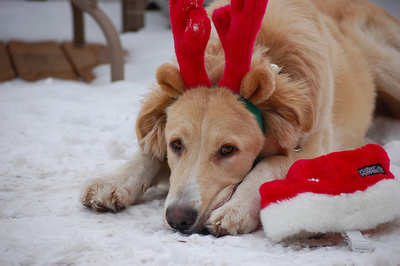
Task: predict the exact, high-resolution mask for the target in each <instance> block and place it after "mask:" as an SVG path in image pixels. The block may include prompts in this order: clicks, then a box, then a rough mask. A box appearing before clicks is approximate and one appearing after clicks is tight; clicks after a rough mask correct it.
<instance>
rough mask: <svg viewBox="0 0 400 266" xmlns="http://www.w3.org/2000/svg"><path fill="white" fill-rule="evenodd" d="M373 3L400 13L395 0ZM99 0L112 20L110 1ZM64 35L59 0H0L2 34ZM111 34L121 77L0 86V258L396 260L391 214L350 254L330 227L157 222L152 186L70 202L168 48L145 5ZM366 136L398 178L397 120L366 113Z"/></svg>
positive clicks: (112, 146) (123, 131)
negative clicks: (114, 202) (305, 233)
mask: <svg viewBox="0 0 400 266" xmlns="http://www.w3.org/2000/svg"><path fill="white" fill-rule="evenodd" d="M378 3H379V2H378ZM384 4H386V5H385V7H386V8H387V9H388V10H389V11H390V12H392V13H393V12H394V13H395V15H397V16H398V17H399V16H400V14H399V13H400V11H399V6H400V3H399V2H398V1H397V0H394V1H384ZM100 7H101V8H102V9H103V10H104V11H105V12H106V13H107V14H108V15H109V16H110V18H111V19H112V21H113V22H114V24H115V25H116V26H117V28H118V29H120V28H121V25H120V24H121V23H120V21H121V18H120V3H119V2H101V4H100ZM396 10H397V11H396ZM396 12H398V13H396ZM86 30H87V40H88V41H91V42H102V43H104V42H105V41H104V38H103V36H102V33H101V31H100V30H99V29H98V27H97V25H96V24H95V23H94V22H93V20H92V19H91V18H90V17H86ZM71 36H72V26H71V11H70V6H69V3H68V2H66V1H49V2H32V1H28V2H25V1H14V0H13V1H4V0H1V1H0V39H1V40H3V41H8V40H10V39H19V40H24V41H39V40H57V41H63V40H70V39H71ZM121 41H122V44H123V47H124V49H126V50H127V51H128V52H129V55H128V56H127V58H126V60H127V63H126V65H125V76H126V79H125V81H120V82H115V83H109V80H110V73H109V72H110V69H109V66H99V67H98V68H96V69H95V73H96V76H97V79H96V80H95V81H94V82H93V83H92V84H85V83H83V82H72V81H64V80H55V79H46V80H40V81H37V82H26V81H23V80H20V79H16V80H13V81H9V82H3V83H0V162H1V163H0V265H20V264H23V265H35V264H36V265H49V264H83V265H87V264H90V265H94V264H96V265H108V264H113V265H126V264H131V265H137V264H149V265H189V264H197V265H215V264H216V265H396V264H397V265H398V264H399V263H400V219H398V220H396V221H395V222H393V223H391V224H386V225H382V226H379V227H378V228H377V229H375V230H371V231H368V232H366V237H368V238H369V239H370V240H371V241H372V245H373V252H372V253H354V252H352V251H350V249H349V247H348V246H347V244H346V242H344V240H343V239H342V238H341V237H340V236H339V235H328V236H325V237H324V238H322V239H312V240H306V241H302V242H286V243H280V244H275V243H272V242H271V241H269V240H268V239H267V238H266V237H265V236H264V234H263V232H262V231H258V232H255V233H253V234H248V235H242V236H226V237H221V238H214V237H212V236H202V235H196V234H195V235H191V236H185V235H182V234H180V233H175V232H171V231H168V230H166V229H164V227H163V225H162V209H163V197H164V196H165V191H162V190H156V189H151V190H150V191H149V193H147V194H146V195H145V198H146V199H147V201H145V202H144V203H143V204H141V205H136V206H132V207H130V208H128V209H126V210H125V211H123V212H121V213H118V214H113V213H96V212H94V211H92V210H89V209H87V208H84V207H83V206H82V205H81V204H80V202H79V201H78V194H79V191H80V188H81V186H82V184H83V183H84V182H85V181H86V180H88V179H90V178H93V177H99V176H102V175H103V174H104V173H107V172H109V171H111V170H113V169H114V168H116V167H117V166H119V165H120V164H122V163H123V162H124V161H125V160H126V159H127V158H129V157H130V156H131V155H132V154H133V153H134V151H135V150H136V149H137V148H138V145H137V142H136V140H135V139H136V137H135V130H134V125H135V119H136V115H137V113H138V111H139V108H140V103H139V100H140V95H142V94H144V93H145V92H146V87H147V86H148V84H150V83H152V82H153V81H154V73H155V69H156V67H157V66H159V65H160V64H161V63H163V62H167V61H169V60H170V58H171V57H172V55H173V45H172V36H171V32H170V30H169V29H168V20H167V18H166V17H165V16H164V15H162V14H161V13H159V12H151V13H150V12H148V13H146V28H145V29H144V30H141V31H139V32H138V33H125V34H121ZM368 139H369V141H370V142H375V143H379V144H381V145H384V147H385V149H386V150H387V151H388V153H389V156H390V157H391V160H392V168H391V169H392V172H393V173H394V174H395V175H396V176H397V177H400V122H399V121H392V120H388V119H383V118H380V119H377V120H375V122H374V124H373V126H372V128H371V130H370V132H369V134H368ZM399 204H400V203H399Z"/></svg>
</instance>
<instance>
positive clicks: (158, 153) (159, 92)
mask: <svg viewBox="0 0 400 266" xmlns="http://www.w3.org/2000/svg"><path fill="white" fill-rule="evenodd" d="M154 86H155V88H153V90H152V91H151V92H150V93H149V94H147V95H145V96H144V100H142V104H143V105H142V108H141V110H140V112H139V115H138V118H137V120H136V135H137V139H138V141H139V145H140V147H141V148H142V150H143V152H144V153H145V154H148V155H153V156H155V157H157V158H159V159H160V160H164V158H165V156H166V151H167V150H166V149H167V145H166V141H165V125H166V123H167V113H166V109H167V108H168V107H169V106H171V105H172V104H173V102H174V101H175V100H176V98H174V97H171V96H170V95H169V94H168V93H167V92H166V91H165V90H163V89H160V87H158V86H156V85H154Z"/></svg>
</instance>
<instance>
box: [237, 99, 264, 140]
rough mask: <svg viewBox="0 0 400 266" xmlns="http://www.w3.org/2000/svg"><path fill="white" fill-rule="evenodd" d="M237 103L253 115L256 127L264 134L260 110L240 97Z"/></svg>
mask: <svg viewBox="0 0 400 266" xmlns="http://www.w3.org/2000/svg"><path fill="white" fill-rule="evenodd" d="M238 101H241V102H243V103H244V105H245V106H246V108H247V110H249V111H250V112H251V113H252V114H253V115H255V117H256V120H257V123H258V125H259V126H260V128H261V130H262V132H263V133H264V132H265V124H264V119H263V117H262V115H261V112H260V109H258V108H257V106H255V105H254V104H252V103H251V102H250V101H249V100H247V99H245V98H243V97H242V96H240V97H239V99H238Z"/></svg>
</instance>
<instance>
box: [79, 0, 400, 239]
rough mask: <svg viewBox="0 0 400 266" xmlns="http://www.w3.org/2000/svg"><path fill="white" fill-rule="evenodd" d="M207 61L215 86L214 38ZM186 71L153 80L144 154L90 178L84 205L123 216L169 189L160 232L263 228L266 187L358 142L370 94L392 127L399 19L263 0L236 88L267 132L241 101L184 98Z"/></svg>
mask: <svg viewBox="0 0 400 266" xmlns="http://www.w3.org/2000/svg"><path fill="white" fill-rule="evenodd" d="M177 1H180V0H177ZM228 4H229V0H217V1H216V2H214V3H212V4H211V5H210V6H208V7H207V9H206V10H207V13H208V15H209V16H210V17H211V16H212V13H213V10H215V9H217V8H219V7H222V6H225V5H228ZM204 60H205V68H206V71H207V74H208V77H209V79H210V81H211V83H212V85H217V84H218V82H219V81H220V79H221V77H222V76H223V74H224V67H225V59H224V50H223V48H222V46H221V42H220V39H219V38H218V35H217V34H216V32H215V29H214V28H213V30H212V33H211V37H210V40H209V42H208V45H207V48H206V51H205V59H204ZM275 65H276V66H277V67H276V66H275ZM181 71H182V70H181ZM181 71H180V70H179V69H178V66H177V64H176V62H175V63H174V64H164V65H162V66H161V67H160V68H159V69H158V70H157V73H156V79H157V83H158V84H154V85H152V87H151V91H150V92H149V94H148V95H146V96H145V98H144V100H143V105H142V109H141V111H140V113H139V115H138V118H137V125H136V129H137V137H138V141H139V144H140V148H139V150H138V151H137V152H136V154H135V155H134V156H133V158H132V159H131V160H129V161H128V162H127V163H126V164H124V165H123V166H121V167H120V168H118V169H117V170H115V171H114V172H112V173H110V174H108V175H106V176H105V177H103V178H99V179H94V180H91V181H90V182H89V183H88V184H87V185H86V186H85V187H84V189H83V191H82V195H81V201H82V203H83V205H85V206H87V207H90V208H93V209H95V210H96V211H117V210H122V209H124V208H126V207H128V206H130V205H132V204H134V203H135V201H136V200H137V199H138V198H139V197H140V196H141V195H142V194H143V193H144V192H146V190H147V189H148V188H149V187H150V186H156V185H157V184H159V183H160V182H163V181H165V180H169V192H168V195H167V198H166V201H165V208H164V224H165V226H166V228H168V229H173V230H177V231H180V232H182V233H185V234H191V233H210V234H212V235H215V236H220V235H226V234H231V235H236V234H242V233H249V232H253V231H254V230H256V229H257V228H259V226H260V217H259V213H260V195H259V187H260V185H261V184H263V183H265V182H268V181H271V180H275V179H283V178H285V175H286V173H287V171H288V169H289V168H290V166H291V165H292V164H293V162H295V161H296V160H298V159H303V158H314V157H317V156H321V155H323V154H327V153H330V152H333V151H340V150H347V149H354V148H358V147H360V146H362V145H364V144H365V134H366V132H367V130H368V127H369V126H370V124H371V120H372V115H373V112H374V108H375V101H376V95H377V94H378V96H379V99H380V101H383V102H384V103H385V104H386V107H387V109H388V110H389V112H391V113H392V115H394V116H397V117H399V114H400V112H399V106H400V20H399V19H397V18H395V17H393V16H391V15H389V14H388V13H387V12H386V11H385V10H383V9H382V8H380V7H378V6H376V5H375V4H373V3H370V2H368V1H366V0H270V1H269V2H268V7H267V10H266V13H265V16H264V18H263V20H262V24H261V29H260V31H259V32H258V35H257V39H256V41H255V45H254V49H253V52H252V59H251V69H250V71H249V72H248V73H247V74H246V76H245V77H244V78H243V81H242V83H241V85H240V96H241V97H243V98H245V99H247V100H248V101H250V102H251V103H252V104H254V105H255V106H256V107H257V108H258V110H259V111H260V113H261V116H262V120H263V123H264V124H265V130H260V125H259V121H257V119H256V116H255V115H254V114H253V112H251V111H250V110H249V109H248V108H246V104H245V103H244V102H243V101H240V100H238V98H239V97H240V96H239V95H238V94H234V93H232V92H231V91H230V90H227V89H226V88H224V87H220V86H214V88H212V89H210V88H209V87H207V86H199V87H197V88H193V89H190V90H185V84H184V82H183V80H182V76H181Z"/></svg>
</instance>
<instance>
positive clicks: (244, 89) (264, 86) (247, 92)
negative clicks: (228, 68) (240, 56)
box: [240, 65, 276, 105]
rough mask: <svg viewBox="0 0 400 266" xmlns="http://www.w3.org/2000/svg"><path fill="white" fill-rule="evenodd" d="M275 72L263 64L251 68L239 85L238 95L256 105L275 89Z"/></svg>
mask: <svg viewBox="0 0 400 266" xmlns="http://www.w3.org/2000/svg"><path fill="white" fill-rule="evenodd" d="M275 75H276V74H275V73H274V72H273V71H272V70H271V69H270V68H268V67H266V66H265V65H259V66H257V67H255V68H252V69H251V70H250V71H249V72H248V73H247V74H246V76H244V78H243V81H242V83H241V85H240V95H241V96H242V97H243V98H245V99H247V100H249V101H250V102H251V103H252V104H254V105H258V104H260V103H262V102H264V101H266V100H267V99H268V98H269V97H271V95H272V93H273V92H274V90H275Z"/></svg>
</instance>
